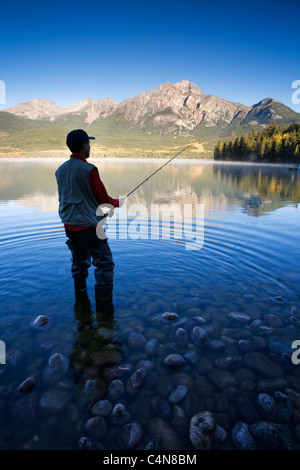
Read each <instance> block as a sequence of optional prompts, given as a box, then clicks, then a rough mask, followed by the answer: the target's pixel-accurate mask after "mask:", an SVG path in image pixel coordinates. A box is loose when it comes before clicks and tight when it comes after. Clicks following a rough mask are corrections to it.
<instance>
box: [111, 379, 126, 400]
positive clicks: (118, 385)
mask: <svg viewBox="0 0 300 470" xmlns="http://www.w3.org/2000/svg"><path fill="white" fill-rule="evenodd" d="M124 393H125V386H124V384H123V382H122V380H120V379H116V380H113V381H112V382H111V383H110V384H109V386H108V389H107V399H108V400H111V401H116V400H118V399H119V398H120V397H121V396H122V395H124Z"/></svg>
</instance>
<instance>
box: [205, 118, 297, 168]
mask: <svg viewBox="0 0 300 470" xmlns="http://www.w3.org/2000/svg"><path fill="white" fill-rule="evenodd" d="M214 159H215V160H233V161H261V162H280V163H300V123H297V122H293V123H291V124H289V125H288V126H287V125H285V124H280V125H278V124H277V123H276V122H275V121H274V122H272V123H271V124H269V125H268V126H267V127H265V128H264V129H263V130H262V131H257V130H256V129H253V130H252V131H251V132H250V134H243V135H241V136H239V137H234V136H232V137H231V139H228V140H225V141H221V140H219V141H218V143H217V145H216V146H215V148H214Z"/></svg>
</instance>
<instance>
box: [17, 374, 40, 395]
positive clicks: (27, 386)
mask: <svg viewBox="0 0 300 470" xmlns="http://www.w3.org/2000/svg"><path fill="white" fill-rule="evenodd" d="M35 384H36V380H35V378H34V377H28V378H27V379H25V380H24V382H23V383H21V385H19V387H18V392H22V393H28V392H30V391H31V390H32V389H33V388H34V387H35Z"/></svg>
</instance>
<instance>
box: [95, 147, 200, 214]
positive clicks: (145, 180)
mask: <svg viewBox="0 0 300 470" xmlns="http://www.w3.org/2000/svg"><path fill="white" fill-rule="evenodd" d="M199 140H200V138H199V139H196V140H195V141H194V142H192V143H191V144H189V145H187V146H186V147H184V148H183V149H182V150H180V152H178V153H176V155H174V156H173V157H172V158H170V159H169V160H168V161H167V162H166V163H164V164H163V165H162V166H161V167H159V168H158V169H157V170H155V171H154V172H153V173H151V175H149V176H148V177H147V178H145V179H144V180H143V181H142V182H141V183H140V184H138V185H137V186H136V187H135V188H134V189H132V191H130V192H129V193H128V194H127V195H126V196H125V197H124V201H125V199H127V198H128V197H129V196H130V195H131V194H132V193H134V192H135V191H136V190H137V189H138V188H139V187H140V186H142V185H143V184H144V183H146V182H147V181H148V180H149V179H150V178H152V176H154V175H155V174H156V173H158V172H159V171H160V170H161V169H162V168H163V167H164V166H166V165H168V163H170V162H171V161H172V160H174V158H176V157H178V155H180V154H181V153H182V152H184V151H185V150H187V149H188V148H190V147H192V145H194V144H195V143H196V142H198V141H199ZM124 201H123V202H124ZM113 212H114V209H110V210H109V211H108V212H106V213H105V214H103V215H101V216H100V220H103V219H106V217H111V215H112V214H113ZM110 214H111V215H110Z"/></svg>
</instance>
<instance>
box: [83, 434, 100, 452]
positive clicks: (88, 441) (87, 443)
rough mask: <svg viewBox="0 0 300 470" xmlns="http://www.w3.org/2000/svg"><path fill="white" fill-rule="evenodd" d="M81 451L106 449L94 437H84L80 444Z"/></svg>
mask: <svg viewBox="0 0 300 470" xmlns="http://www.w3.org/2000/svg"><path fill="white" fill-rule="evenodd" d="M78 449H79V450H104V447H103V445H102V444H100V442H98V441H96V439H93V438H92V437H87V436H82V437H81V438H80V439H79V442H78Z"/></svg>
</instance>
